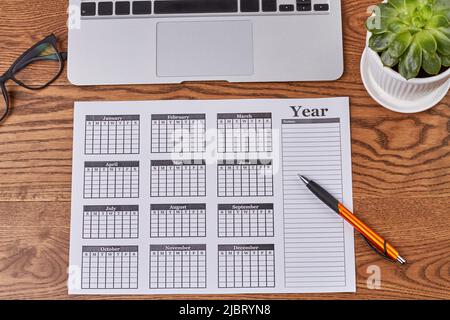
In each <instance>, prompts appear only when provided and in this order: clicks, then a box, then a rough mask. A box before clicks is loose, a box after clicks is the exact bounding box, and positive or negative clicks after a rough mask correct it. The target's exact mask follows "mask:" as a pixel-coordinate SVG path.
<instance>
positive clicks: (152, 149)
mask: <svg viewBox="0 0 450 320" xmlns="http://www.w3.org/2000/svg"><path fill="white" fill-rule="evenodd" d="M73 148H74V149H73V182H72V216H71V243H70V266H69V282H68V286H69V293H70V294H231V293H302V292H305V293H306V292H354V291H355V262H354V243H353V229H352V228H351V226H349V225H348V224H347V223H346V222H344V221H343V219H342V218H341V217H339V216H338V215H337V214H336V213H334V212H333V211H332V210H331V209H329V208H328V207H326V205H324V204H323V203H321V202H320V201H319V200H318V199H317V198H316V197H315V196H314V195H312V194H311V193H310V191H309V190H308V189H307V188H306V187H305V185H304V184H303V183H301V182H300V181H299V178H298V174H302V175H305V176H307V177H309V178H310V179H313V180H315V181H317V182H318V183H319V184H321V185H322V186H324V187H325V188H326V189H327V190H328V191H329V192H330V193H332V194H333V195H335V196H336V197H337V198H338V199H339V200H341V201H342V202H343V203H344V204H345V205H346V206H347V207H349V208H352V177H351V150H350V124H349V101H348V98H335V99H310V100H298V99H297V100H291V99H289V100H286V99H285V100H219V101H152V102H150V101H148V102H144V101H141V102H78V103H75V116H74V146H73Z"/></svg>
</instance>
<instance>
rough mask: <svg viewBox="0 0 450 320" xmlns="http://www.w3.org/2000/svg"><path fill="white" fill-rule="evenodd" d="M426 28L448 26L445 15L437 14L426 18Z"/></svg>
mask: <svg viewBox="0 0 450 320" xmlns="http://www.w3.org/2000/svg"><path fill="white" fill-rule="evenodd" d="M426 26H427V28H432V29H434V28H445V27H448V26H449V22H448V19H447V17H446V16H444V15H438V16H434V17H432V18H431V19H429V20H428V23H427V24H426Z"/></svg>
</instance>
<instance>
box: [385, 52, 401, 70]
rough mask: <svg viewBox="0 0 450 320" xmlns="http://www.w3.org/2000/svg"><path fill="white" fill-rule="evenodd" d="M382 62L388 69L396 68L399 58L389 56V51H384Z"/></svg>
mask: <svg viewBox="0 0 450 320" xmlns="http://www.w3.org/2000/svg"><path fill="white" fill-rule="evenodd" d="M381 61H382V62H383V65H384V66H386V67H390V68H392V67H395V66H396V65H397V64H398V61H399V60H398V58H395V57H393V56H391V55H390V54H389V51H387V50H386V51H384V52H383V53H382V55H381Z"/></svg>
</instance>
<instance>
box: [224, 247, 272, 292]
mask: <svg viewBox="0 0 450 320" xmlns="http://www.w3.org/2000/svg"><path fill="white" fill-rule="evenodd" d="M217 263H218V269H219V270H218V272H219V278H218V286H219V288H274V287H275V252H274V245H273V244H261V245H258V244H251V245H219V246H218V260H217Z"/></svg>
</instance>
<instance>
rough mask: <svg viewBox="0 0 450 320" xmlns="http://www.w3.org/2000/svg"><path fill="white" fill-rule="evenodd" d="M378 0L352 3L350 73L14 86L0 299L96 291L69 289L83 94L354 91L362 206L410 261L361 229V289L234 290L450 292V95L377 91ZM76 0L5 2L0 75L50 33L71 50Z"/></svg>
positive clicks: (356, 174) (1, 183)
mask: <svg viewBox="0 0 450 320" xmlns="http://www.w3.org/2000/svg"><path fill="white" fill-rule="evenodd" d="M374 1H375V0H358V1H357V0H344V1H343V2H344V5H343V6H344V10H343V11H344V22H343V25H344V32H345V68H346V72H345V75H344V76H343V77H342V79H340V80H339V81H336V82H327V83H309V82H308V83H277V84H274V83H259V84H257V83H255V84H225V83H195V84H194V83H189V84H183V85H148V86H115V87H85V88H77V87H74V86H72V85H70V84H69V82H68V81H67V79H66V78H65V76H63V77H61V78H60V79H59V80H58V81H57V82H56V83H55V84H54V85H52V86H51V87H50V88H48V89H46V90H42V91H38V92H32V91H28V90H25V89H22V88H19V87H18V86H16V85H13V83H11V82H9V83H8V89H9V91H10V93H11V98H12V100H13V104H14V110H13V112H12V114H11V116H10V117H9V118H8V120H7V121H6V122H5V123H4V125H2V126H0V298H8V299H17V298H26V299H38V298H45V299H48V298H56V299H67V298H73V299H80V298H87V297H76V296H73V297H69V296H68V295H67V287H66V279H67V274H66V269H67V266H68V254H69V232H70V230H69V219H70V189H71V161H72V159H71V156H72V115H73V102H74V101H76V100H156V99H223V98H227V99H238V98H311V97H333V96H350V97H351V106H352V107H351V113H352V142H353V185H354V189H353V191H354V203H355V211H356V212H357V213H358V214H359V215H360V216H361V217H363V218H364V219H365V220H366V221H367V222H368V223H369V224H370V225H371V226H373V228H375V229H376V230H379V232H380V233H381V234H383V235H385V236H386V237H387V238H388V239H390V240H391V241H392V243H393V244H395V245H396V246H397V247H398V248H399V249H400V251H401V252H402V255H404V256H405V257H406V259H408V262H409V264H408V265H406V266H405V267H400V266H398V265H395V264H391V263H389V262H387V261H384V260H383V259H381V258H379V257H378V256H377V255H375V254H373V253H372V251H370V249H368V248H367V246H366V245H365V244H364V242H363V241H362V240H361V239H360V237H356V240H355V241H356V262H357V285H358V289H357V294H314V295H311V294H298V295H239V296H233V298H274V299H281V298H284V299H311V298H314V299H315V298H320V299H322V298H323V299H377V298H381V299H394V298H406V299H416V298H425V299H431V298H438V299H449V298H450V273H449V267H450V224H449V221H450V220H449V217H450V145H449V143H450V107H449V106H450V96H447V97H446V98H445V99H444V100H443V101H442V102H441V103H440V104H439V105H438V106H437V107H435V108H434V109H432V110H430V111H427V112H424V113H421V114H414V115H407V114H397V113H393V112H390V111H388V110H386V109H383V108H382V107H380V106H378V105H377V104H376V103H375V102H374V101H373V100H372V99H371V98H370V97H369V96H368V94H367V93H366V91H365V89H364V87H363V85H362V83H361V79H360V75H359V60H360V56H361V53H362V51H363V47H364V41H365V31H364V27H363V23H364V20H365V18H366V16H367V14H366V9H367V7H368V6H369V5H370V4H372V3H373V2H374ZM66 6H67V1H66V0H34V1H32V2H30V1H25V0H3V1H0V57H1V58H0V71H2V72H3V71H5V70H6V69H7V67H8V66H9V65H10V64H11V63H12V62H13V61H14V60H15V58H17V56H18V55H19V54H21V53H22V51H24V50H26V49H27V48H28V47H29V46H31V45H32V44H34V43H35V42H37V41H38V40H40V39H41V38H43V37H44V36H46V35H48V34H50V33H51V32H54V33H56V34H57V36H58V37H59V39H60V40H61V47H62V48H66V47H67V29H66ZM371 265H376V266H379V267H380V268H381V277H382V283H381V285H382V288H381V290H370V289H368V288H367V285H366V281H367V278H368V276H369V274H368V273H367V269H368V267H369V266H371ZM201 297H202V298H224V297H223V296H201ZM89 298H100V297H89ZM101 298H105V297H101ZM122 298H124V297H122ZM132 298H135V297H132ZM138 298H139V297H138ZM140 298H145V299H149V298H161V296H143V297H140ZM174 298H196V296H194V297H193V296H181V295H180V296H176V297H174ZM225 298H230V296H226V297H225Z"/></svg>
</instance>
